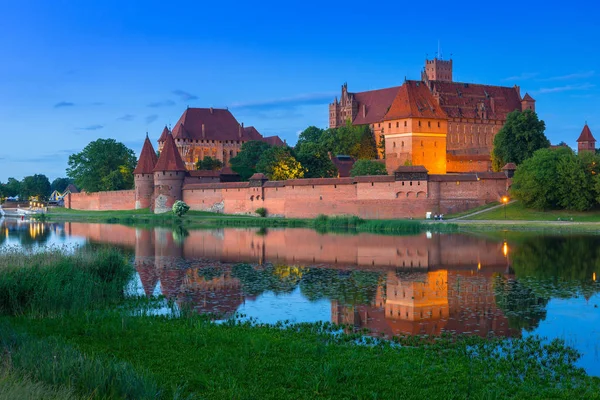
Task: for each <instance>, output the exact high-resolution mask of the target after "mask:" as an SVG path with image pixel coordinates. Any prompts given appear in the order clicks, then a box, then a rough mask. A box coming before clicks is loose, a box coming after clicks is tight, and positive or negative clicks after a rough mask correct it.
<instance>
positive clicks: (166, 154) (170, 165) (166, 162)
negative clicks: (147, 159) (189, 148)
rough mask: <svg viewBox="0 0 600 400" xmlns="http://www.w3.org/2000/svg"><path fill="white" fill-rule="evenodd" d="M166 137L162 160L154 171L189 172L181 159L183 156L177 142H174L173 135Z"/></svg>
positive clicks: (161, 155) (161, 154) (160, 159)
mask: <svg viewBox="0 0 600 400" xmlns="http://www.w3.org/2000/svg"><path fill="white" fill-rule="evenodd" d="M166 136H167V137H166V139H165V144H164V145H163V149H162V151H161V152H160V158H159V159H158V162H157V163H156V166H155V167H154V171H155V172H157V171H187V168H186V167H185V164H184V163H183V160H182V159H181V154H179V150H177V146H176V145H175V140H173V135H171V134H167V135H166Z"/></svg>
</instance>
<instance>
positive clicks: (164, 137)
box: [158, 125, 169, 143]
mask: <svg viewBox="0 0 600 400" xmlns="http://www.w3.org/2000/svg"><path fill="white" fill-rule="evenodd" d="M168 134H169V128H167V126H166V125H165V129H163V131H162V133H161V134H160V137H159V138H158V143H162V142H164V141H165V140H167V135H168Z"/></svg>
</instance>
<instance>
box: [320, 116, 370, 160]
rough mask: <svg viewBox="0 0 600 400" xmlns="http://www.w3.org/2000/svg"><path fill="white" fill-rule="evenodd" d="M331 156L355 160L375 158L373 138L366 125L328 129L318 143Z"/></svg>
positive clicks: (347, 125)
mask: <svg viewBox="0 0 600 400" xmlns="http://www.w3.org/2000/svg"><path fill="white" fill-rule="evenodd" d="M319 143H321V144H322V145H323V146H324V148H325V149H327V151H330V152H331V153H332V154H336V155H337V154H344V155H350V156H352V157H354V158H357V159H374V158H377V146H376V144H375V138H374V137H373V133H372V132H371V128H369V126H368V125H358V126H354V125H352V124H351V123H350V122H349V121H348V123H347V124H346V125H344V126H340V127H339V128H335V129H328V130H326V131H325V132H323V134H322V135H321V139H320V141H319Z"/></svg>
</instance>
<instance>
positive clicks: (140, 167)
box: [133, 133, 158, 174]
mask: <svg viewBox="0 0 600 400" xmlns="http://www.w3.org/2000/svg"><path fill="white" fill-rule="evenodd" d="M157 161H158V158H157V157H156V152H155V151H154V147H152V143H151V142H150V139H149V138H148V133H146V140H144V146H142V152H141V153H140V159H139V160H138V163H137V166H136V167H135V169H134V170H133V173H134V174H151V173H152V172H153V171H154V166H155V165H156V162H157Z"/></svg>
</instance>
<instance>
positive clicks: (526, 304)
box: [494, 275, 550, 332]
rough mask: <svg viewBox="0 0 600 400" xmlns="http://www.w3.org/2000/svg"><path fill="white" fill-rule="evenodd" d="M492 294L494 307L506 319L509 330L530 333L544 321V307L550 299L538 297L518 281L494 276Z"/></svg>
mask: <svg viewBox="0 0 600 400" xmlns="http://www.w3.org/2000/svg"><path fill="white" fill-rule="evenodd" d="M494 294H495V299H496V305H497V306H498V307H499V308H500V309H501V310H502V312H503V313H504V315H505V316H506V318H507V319H508V324H509V326H510V327H511V328H514V329H525V330H526V331H528V332H531V331H533V330H534V329H535V328H537V327H538V325H539V323H540V322H541V321H543V320H544V319H546V305H547V304H548V301H549V300H550V299H549V298H543V297H539V296H538V295H536V293H535V292H534V291H533V290H532V289H531V288H530V287H529V286H528V285H526V284H523V283H521V282H519V281H518V280H515V279H510V278H507V277H505V276H503V275H496V276H495V277H494Z"/></svg>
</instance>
